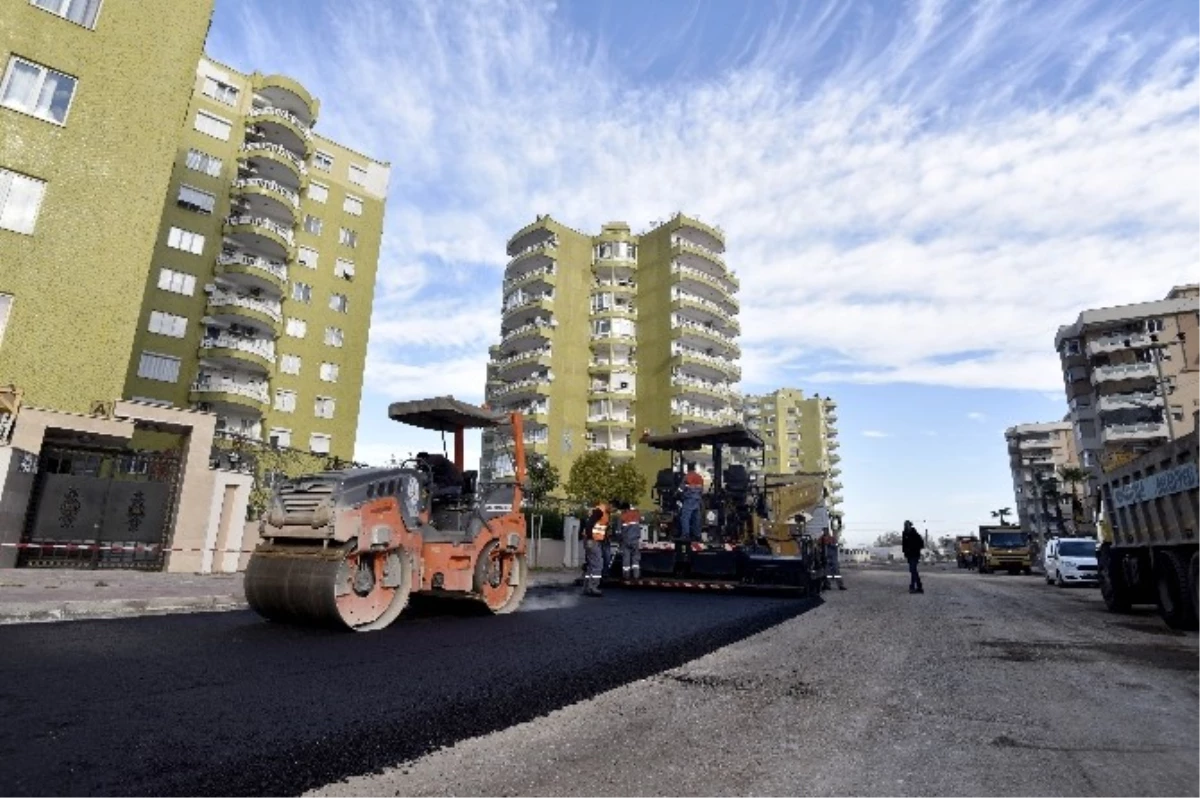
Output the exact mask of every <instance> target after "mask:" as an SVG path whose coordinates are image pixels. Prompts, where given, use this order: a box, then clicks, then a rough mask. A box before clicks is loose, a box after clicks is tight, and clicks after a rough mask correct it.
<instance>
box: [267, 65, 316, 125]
mask: <svg viewBox="0 0 1200 798" xmlns="http://www.w3.org/2000/svg"><path fill="white" fill-rule="evenodd" d="M251 85H252V86H253V87H254V92H255V93H256V94H258V95H259V96H260V97H262V98H263V99H264V100H267V101H268V102H269V103H270V104H271V105H272V106H273V107H275V108H279V109H281V110H283V111H285V112H287V113H289V114H291V115H292V116H294V117H296V121H297V122H298V123H299V124H301V125H304V126H305V127H306V128H307V127H311V126H312V125H313V123H314V122H316V121H317V112H318V111H320V109H321V101H320V100H318V99H317V98H315V97H313V96H312V94H311V93H309V91H308V89H306V88H304V86H302V85H300V82H299V81H296V80H293V79H292V78H289V77H287V76H286V75H263V74H260V73H257V72H256V73H255V74H254V75H252V76H251Z"/></svg>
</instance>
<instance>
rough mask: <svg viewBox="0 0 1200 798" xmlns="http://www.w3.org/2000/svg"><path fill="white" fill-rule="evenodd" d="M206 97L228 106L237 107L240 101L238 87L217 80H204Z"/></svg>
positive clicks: (207, 78)
mask: <svg viewBox="0 0 1200 798" xmlns="http://www.w3.org/2000/svg"><path fill="white" fill-rule="evenodd" d="M204 95H205V96H206V97H211V98H213V99H214V100H216V101H217V102H219V103H225V104H226V105H237V101H238V90H237V87H236V86H231V85H229V84H228V83H222V82H221V81H219V80H217V79H216V78H209V77H206V78H205V79H204Z"/></svg>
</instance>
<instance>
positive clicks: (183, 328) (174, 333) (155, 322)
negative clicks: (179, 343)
mask: <svg viewBox="0 0 1200 798" xmlns="http://www.w3.org/2000/svg"><path fill="white" fill-rule="evenodd" d="M149 329H150V332H152V333H156V334H158V335H167V336H170V337H171V338H182V337H183V336H184V335H186V334H187V317H186V316H176V315H175V314H173V313H163V312H162V311H161V310H152V311H150V327H149Z"/></svg>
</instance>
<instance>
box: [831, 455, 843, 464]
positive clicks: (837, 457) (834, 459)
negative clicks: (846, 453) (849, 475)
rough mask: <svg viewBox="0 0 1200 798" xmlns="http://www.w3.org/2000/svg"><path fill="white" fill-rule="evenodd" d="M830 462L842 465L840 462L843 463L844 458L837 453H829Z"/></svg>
mask: <svg viewBox="0 0 1200 798" xmlns="http://www.w3.org/2000/svg"><path fill="white" fill-rule="evenodd" d="M829 462H830V463H840V462H842V456H841V455H840V454H838V453H837V452H830V453H829Z"/></svg>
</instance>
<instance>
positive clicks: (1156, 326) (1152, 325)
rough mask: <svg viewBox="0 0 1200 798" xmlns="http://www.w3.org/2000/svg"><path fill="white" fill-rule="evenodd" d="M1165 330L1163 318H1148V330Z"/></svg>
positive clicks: (1154, 331) (1152, 331) (1149, 331)
mask: <svg viewBox="0 0 1200 798" xmlns="http://www.w3.org/2000/svg"><path fill="white" fill-rule="evenodd" d="M1162 331H1163V320H1162V319H1146V332H1148V333H1159V332H1162Z"/></svg>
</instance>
